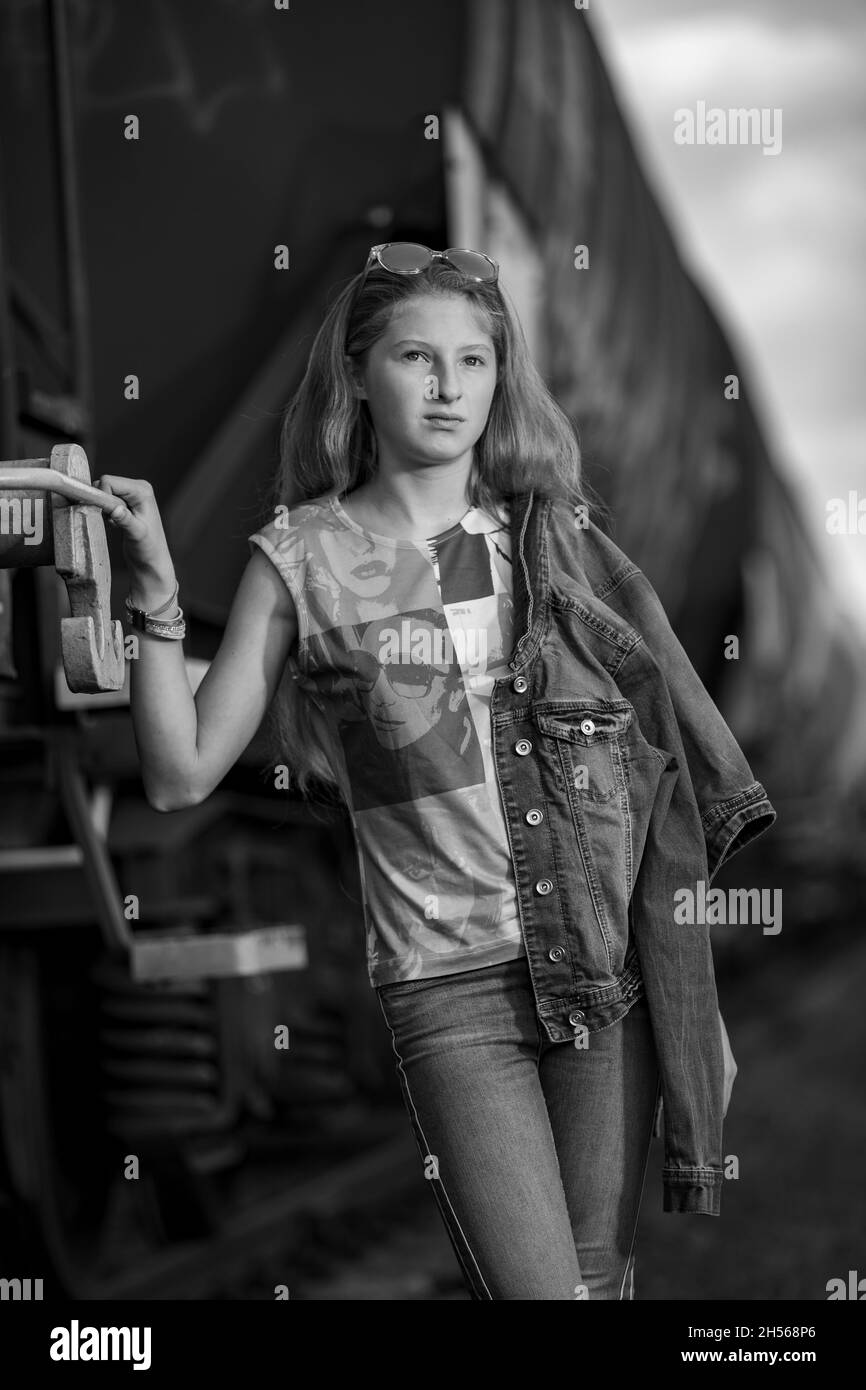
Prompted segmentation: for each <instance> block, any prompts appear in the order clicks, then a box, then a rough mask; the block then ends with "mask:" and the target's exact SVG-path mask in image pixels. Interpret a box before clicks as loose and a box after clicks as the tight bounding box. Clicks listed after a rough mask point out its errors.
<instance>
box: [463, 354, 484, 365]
mask: <svg viewBox="0 0 866 1390" xmlns="http://www.w3.org/2000/svg"><path fill="white" fill-rule="evenodd" d="M463 361H464V362H477V363H478V366H479V367H483V366H484V365H485V362H484V358H483V357H476V356H475V355H474V354H470V356H469V357H464V359H463Z"/></svg>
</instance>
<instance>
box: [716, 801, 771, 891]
mask: <svg viewBox="0 0 866 1390" xmlns="http://www.w3.org/2000/svg"><path fill="white" fill-rule="evenodd" d="M701 819H702V823H703V828H704V836H705V839H706V844H707V864H708V868H709V872H710V883H712V881H713V879H714V878H715V876H716V874H717V873H718V871H719V869H720V868H721V866H722V864H723V863H724V862H726V861H727V860H728V859H730V858H731V857H732V856H733V855H735V854H737V853H738V851H739V850H741V849H743V847H744V846H745V845H747V844H748V843H749V841H750V840H754V839H755V838H756V837H757V836H758V835H763V833H764V831H765V830H769V829H770V826H771V825H772V824H773V822H774V821H775V819H776V810H775V807H774V806H773V805H772V803H771V801H770V799H769V797H768V796H767V793H766V791H765V790H764V788H763V787H762V786H761V783H760V782H753V783H752V784H751V786H749V787H747V788H746V789H745V791H742V792H740V793H738V795H737V796H732V797H729V798H728V800H727V801H718V802H716V804H715V806H711V807H710V809H709V810H708V811H705V812H704V815H703V816H702V818H701Z"/></svg>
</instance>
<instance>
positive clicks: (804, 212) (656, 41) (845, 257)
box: [588, 0, 866, 616]
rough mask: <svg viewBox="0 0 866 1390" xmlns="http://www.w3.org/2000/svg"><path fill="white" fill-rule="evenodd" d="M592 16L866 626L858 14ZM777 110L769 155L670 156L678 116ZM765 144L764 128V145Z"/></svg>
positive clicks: (600, 3)
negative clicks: (858, 520) (842, 515)
mask: <svg viewBox="0 0 866 1390" xmlns="http://www.w3.org/2000/svg"><path fill="white" fill-rule="evenodd" d="M588 17H589V21H590V24H591V25H592V28H593V32H594V35H595V38H596V41H597V43H598V45H599V47H600V49H601V51H602V54H603V56H604V58H605V62H606V65H607V67H608V71H609V73H610V76H611V80H612V82H613V84H614V87H615V89H616V91H617V94H618V97H619V100H620V104H621V106H622V108H623V111H624V114H625V117H626V120H627V121H628V123H629V126H630V128H631V132H632V136H633V139H634V142H635V145H636V146H637V149H638V151H639V153H640V154H641V156H642V158H643V161H644V166H645V169H646V172H647V175H648V177H649V179H650V182H651V184H652V186H653V189H654V192H655V194H656V196H657V198H658V201H659V203H660V205H661V206H662V208H663V210H664V213H665V216H666V217H667V220H668V222H669V224H670V226H671V228H672V230H673V233H674V236H675V238H676V240H677V243H678V245H679V247H680V251H681V254H682V256H683V259H684V260H685V261H686V262H687V263H688V265H689V268H690V269H691V271H692V273H693V274H694V275H695V277H696V279H698V280H699V282H700V284H701V285H702V287H703V289H704V290H705V291H706V292H707V293H708V296H709V298H710V302H711V303H712V304H713V306H714V308H715V310H716V312H717V313H718V314H719V316H720V318H721V319H722V321H723V322H724V324H725V325H726V327H727V328H729V329H730V331H731V334H732V345H733V346H734V348H735V350H736V351H737V353H738V356H740V358H741V361H742V363H743V375H744V377H745V376H746V370H748V382H749V386H750V389H751V390H752V392H753V398H754V397H755V394H756V391H755V385H753V383H755V384H756V388H757V399H756V406H757V409H758V415H759V420H760V421H761V423H762V425H763V427H764V429H765V431H766V434H767V437H768V442H769V444H770V448H771V452H772V453H773V456H774V458H775V459H776V461H777V463H778V465H779V467H780V469H782V470H783V471H784V472H785V474H786V476H788V477H789V478H790V479H791V483H792V486H793V487H794V489H795V491H796V493H797V495H798V496H799V497H800V499H801V503H802V510H803V514H804V517H805V519H806V523H807V526H808V528H809V530H810V532H811V533H812V535H813V536H814V538H815V541H816V544H817V546H818V547H819V549H820V551H821V554H822V555H823V557H824V559H825V561H826V563H827V565H828V566H829V567H830V568H831V572H833V573H834V574H835V575H836V576H837V577H838V582H839V586H840V589H841V591H842V593H843V595H844V591H845V590H848V591H849V592H850V595H851V606H852V608H853V609H854V610H855V611H857V612H858V613H862V614H864V616H866V516H864V518H863V523H862V524H863V527H864V534H862V535H860V534H856V533H855V534H848V535H832V534H829V533H828V531H827V526H826V521H827V502H828V500H829V499H831V498H843V499H845V500H846V503H847V499H848V493H849V492H850V491H852V490H853V491H855V492H856V494H857V499H856V500H857V501H860V500H862V501H863V505H864V512H866V389H864V388H866V254H864V253H866V81H864V69H866V3H864V0H825V3H823V4H820V5H817V4H814V3H805V0H751V3H725V4H720V3H716V0H654V3H652V4H648V3H647V0H589V4H588ZM699 102H704V103H705V107H706V109H709V108H711V107H720V108H723V109H724V110H725V111H727V110H729V109H730V108H734V107H756V108H759V109H763V108H767V110H768V115H767V120H768V121H769V120H770V119H771V118H770V114H769V113H770V112H772V111H774V110H780V111H781V118H779V117H776V118H775V119H776V126H775V130H776V131H781V148H780V150H779V153H778V154H775V155H772V154H767V155H765V154H764V153H763V150H762V148H761V147H760V145H759V144H739V145H738V144H728V145H709V144H692V145H688V144H677V143H676V142H675V140H674V127H675V118H674V112H675V111H677V110H678V109H682V108H688V109H690V110H692V111H697V108H698V103H699ZM772 130H773V127H772V126H770V125H768V126H767V133H768V143H769V136H770V133H771V131H772Z"/></svg>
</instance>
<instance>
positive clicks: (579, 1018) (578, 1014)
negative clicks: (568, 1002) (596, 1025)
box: [568, 1009, 586, 1024]
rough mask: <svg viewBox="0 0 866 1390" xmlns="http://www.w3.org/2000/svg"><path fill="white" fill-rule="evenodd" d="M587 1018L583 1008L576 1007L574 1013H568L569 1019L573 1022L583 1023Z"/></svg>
mask: <svg viewBox="0 0 866 1390" xmlns="http://www.w3.org/2000/svg"><path fill="white" fill-rule="evenodd" d="M585 1018H586V1014H585V1013H584V1012H583V1010H582V1009H575V1010H574V1012H573V1013H570V1014H569V1015H568V1021H569V1023H572V1024H574V1023H582V1022H583V1020H584V1019H585Z"/></svg>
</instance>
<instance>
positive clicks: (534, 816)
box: [526, 806, 544, 825]
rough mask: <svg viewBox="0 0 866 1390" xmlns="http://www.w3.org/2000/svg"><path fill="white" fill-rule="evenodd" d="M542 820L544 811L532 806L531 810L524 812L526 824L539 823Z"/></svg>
mask: <svg viewBox="0 0 866 1390" xmlns="http://www.w3.org/2000/svg"><path fill="white" fill-rule="evenodd" d="M543 820H544V812H543V811H538V810H536V808H535V807H534V806H533V808H532V810H531V811H527V812H526V822H527V824H528V825H541V822H542V821H543Z"/></svg>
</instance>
